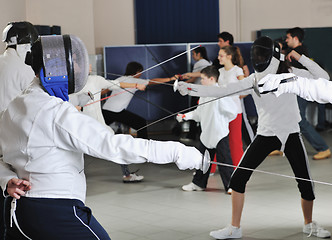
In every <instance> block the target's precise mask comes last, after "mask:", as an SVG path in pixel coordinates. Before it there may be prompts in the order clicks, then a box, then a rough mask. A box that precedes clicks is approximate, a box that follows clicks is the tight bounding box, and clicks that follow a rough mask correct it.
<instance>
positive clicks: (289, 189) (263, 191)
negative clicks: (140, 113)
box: [86, 132, 332, 240]
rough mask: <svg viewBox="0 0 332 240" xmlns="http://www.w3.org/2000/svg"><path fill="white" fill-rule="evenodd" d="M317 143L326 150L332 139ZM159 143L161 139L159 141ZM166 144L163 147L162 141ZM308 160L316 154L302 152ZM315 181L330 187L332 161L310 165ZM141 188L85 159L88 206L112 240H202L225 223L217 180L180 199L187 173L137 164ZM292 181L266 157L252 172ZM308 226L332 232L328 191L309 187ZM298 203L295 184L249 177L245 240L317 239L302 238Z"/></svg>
mask: <svg viewBox="0 0 332 240" xmlns="http://www.w3.org/2000/svg"><path fill="white" fill-rule="evenodd" d="M322 135H323V136H324V138H325V139H326V140H327V142H328V143H329V145H330V146H332V132H323V133H322ZM160 138H161V139H162V138H163V136H160ZM165 140H168V139H165ZM307 150H308V156H309V158H310V159H311V158H312V155H313V154H314V150H313V149H312V148H311V147H310V146H308V147H307ZM310 166H311V173H312V177H313V179H315V180H317V181H322V182H327V183H332V160H331V159H327V160H321V161H314V160H310ZM130 168H131V170H136V169H137V168H139V169H140V171H139V173H140V174H142V175H144V176H145V179H144V181H143V182H142V183H136V184H124V183H122V179H121V168H120V166H118V165H117V164H114V163H112V162H107V161H105V160H99V159H93V158H91V157H87V158H86V176H87V183H88V191H87V201H86V204H87V205H88V206H89V207H91V208H92V210H93V213H94V215H95V217H96V218H97V219H98V220H99V221H100V223H101V224H102V225H103V226H104V228H105V229H106V230H107V232H108V233H109V234H110V236H111V238H112V239H113V240H180V239H181V240H182V239H183V240H184V239H191V240H198V239H199V240H204V239H212V238H211V237H210V236H209V232H210V231H211V230H215V229H219V228H221V227H224V226H226V225H227V224H229V223H230V220H231V197H230V196H229V195H226V194H225V193H224V190H222V183H221V180H220V177H219V175H218V174H216V175H214V176H212V177H210V179H209V184H208V189H207V191H204V192H183V191H182V190H181V186H182V185H183V184H187V183H189V182H190V181H191V180H192V172H191V171H180V170H178V169H177V167H176V166H175V165H174V164H168V165H154V164H141V165H135V166H134V165H132V166H130ZM258 169H260V170H264V171H269V172H273V173H280V174H285V175H291V176H292V171H291V169H290V166H289V165H288V162H287V159H286V158H283V157H280V156H273V157H268V158H267V159H266V160H265V162H263V164H262V165H261V166H260V167H259V168H258ZM315 190H316V201H315V206H314V214H313V218H314V220H316V221H317V222H318V223H319V224H321V225H323V226H324V227H325V228H326V229H328V230H329V231H332V205H331V202H332V186H330V185H324V184H318V183H316V184H315ZM302 226H303V218H302V212H301V207H300V195H299V192H298V190H297V187H296V182H295V181H294V180H293V179H289V178H285V177H279V176H273V175H268V174H264V173H254V175H253V177H252V178H251V181H250V182H249V184H248V185H247V193H246V201H245V207H244V211H243V217H242V228H243V235H244V237H243V239H244V240H258V239H271V240H277V239H287V240H295V239H316V237H310V238H307V236H306V235H305V234H303V233H302Z"/></svg>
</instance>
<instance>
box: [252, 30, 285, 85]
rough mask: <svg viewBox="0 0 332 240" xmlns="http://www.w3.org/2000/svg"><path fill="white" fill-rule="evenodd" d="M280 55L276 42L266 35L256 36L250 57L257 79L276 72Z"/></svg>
mask: <svg viewBox="0 0 332 240" xmlns="http://www.w3.org/2000/svg"><path fill="white" fill-rule="evenodd" d="M282 56H283V54H281V53H280V45H279V44H278V43H277V42H273V40H272V39H271V38H269V37H266V36H263V37H260V38H257V39H256V40H255V41H254V43H253V45H252V46H251V52H250V57H251V62H252V64H253V67H254V69H255V75H256V77H257V78H258V80H259V79H261V78H263V77H264V76H266V75H267V74H269V73H272V74H275V73H277V70H278V67H279V63H280V59H281V58H282Z"/></svg>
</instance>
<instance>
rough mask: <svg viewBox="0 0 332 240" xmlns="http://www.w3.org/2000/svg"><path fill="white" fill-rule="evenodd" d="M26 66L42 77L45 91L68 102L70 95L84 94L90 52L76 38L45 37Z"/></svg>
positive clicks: (30, 55)
mask: <svg viewBox="0 0 332 240" xmlns="http://www.w3.org/2000/svg"><path fill="white" fill-rule="evenodd" d="M26 63H27V64H29V65H31V66H32V69H33V70H34V71H35V73H36V75H39V78H40V81H41V84H42V86H43V87H44V89H45V90H46V91H47V92H48V93H49V94H50V95H51V96H56V97H59V98H61V99H62V100H64V101H68V99H69V98H68V94H71V93H75V92H78V91H80V90H82V88H83V87H84V86H85V84H86V81H87V77H88V73H89V59H88V53H87V50H86V48H85V46H84V44H83V42H82V41H81V40H80V39H79V38H78V37H76V36H73V35H63V36H61V35H57V36H41V37H40V38H39V39H38V40H37V41H36V42H35V44H34V45H33V46H32V48H31V54H28V55H27V58H26Z"/></svg>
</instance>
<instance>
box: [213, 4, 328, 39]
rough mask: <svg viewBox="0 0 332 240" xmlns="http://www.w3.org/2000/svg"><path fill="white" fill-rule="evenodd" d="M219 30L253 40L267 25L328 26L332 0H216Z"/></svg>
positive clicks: (270, 26) (274, 26) (286, 26)
mask: <svg viewBox="0 0 332 240" xmlns="http://www.w3.org/2000/svg"><path fill="white" fill-rule="evenodd" d="M219 7H220V31H230V32H231V33H233V34H234V37H235V41H237V42H246V41H253V40H255V37H256V31H257V30H260V29H266V28H292V27H330V26H332V14H331V13H332V1H331V0H291V1H290V0H278V1H275V0H219Z"/></svg>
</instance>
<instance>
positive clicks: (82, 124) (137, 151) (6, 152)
mask: <svg viewBox="0 0 332 240" xmlns="http://www.w3.org/2000/svg"><path fill="white" fill-rule="evenodd" d="M84 153H85V154H88V155H91V156H94V157H97V158H101V159H106V160H110V161H113V162H116V163H119V164H129V163H143V162H153V163H159V164H164V163H170V162H175V163H176V164H177V166H178V167H179V168H180V169H187V168H190V169H193V168H196V169H200V168H201V167H202V155H201V154H200V153H199V151H198V150H197V149H195V148H193V147H186V146H185V145H183V144H181V143H178V142H157V141H153V140H145V139H138V138H136V139H135V138H133V137H131V136H130V135H122V134H118V135H113V133H112V132H111V131H109V130H108V128H107V126H105V125H103V124H101V123H99V122H98V121H97V120H95V119H93V118H91V117H89V116H86V115H84V114H82V113H80V112H78V111H77V110H76V108H75V107H74V106H73V105H72V104H70V103H68V102H64V101H62V100H61V99H60V98H57V97H52V96H49V95H48V94H47V93H46V92H44V90H43V89H42V88H41V87H40V84H39V79H37V78H35V80H34V82H33V84H32V86H31V87H30V88H28V89H27V90H26V91H24V93H23V94H22V95H20V96H18V97H17V98H15V99H14V100H13V101H12V102H11V103H10V104H9V106H8V108H7V110H5V111H4V112H2V113H1V114H0V155H1V154H2V155H3V159H0V184H1V187H2V189H3V190H5V189H6V184H7V182H8V181H9V180H10V179H11V178H13V177H17V178H21V179H26V180H28V181H30V183H31V190H29V191H28V192H27V193H26V197H38V198H67V199H79V200H81V201H83V202H84V201H85V194H86V180H85V175H84V162H83V154H84Z"/></svg>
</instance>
